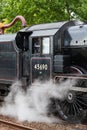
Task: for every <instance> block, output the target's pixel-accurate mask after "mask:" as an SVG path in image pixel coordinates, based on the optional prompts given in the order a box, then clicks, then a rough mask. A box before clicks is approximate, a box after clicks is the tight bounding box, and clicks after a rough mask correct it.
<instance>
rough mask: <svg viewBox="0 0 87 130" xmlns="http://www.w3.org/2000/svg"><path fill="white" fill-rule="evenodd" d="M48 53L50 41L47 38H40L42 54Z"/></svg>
mask: <svg viewBox="0 0 87 130" xmlns="http://www.w3.org/2000/svg"><path fill="white" fill-rule="evenodd" d="M49 53H50V39H49V37H45V38H42V54H49Z"/></svg>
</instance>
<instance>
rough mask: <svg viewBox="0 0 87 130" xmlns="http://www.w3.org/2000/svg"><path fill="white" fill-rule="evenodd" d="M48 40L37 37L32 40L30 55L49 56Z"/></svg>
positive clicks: (47, 38)
mask: <svg viewBox="0 0 87 130" xmlns="http://www.w3.org/2000/svg"><path fill="white" fill-rule="evenodd" d="M50 44H51V43H50V38H49V37H37V38H33V39H32V54H50Z"/></svg>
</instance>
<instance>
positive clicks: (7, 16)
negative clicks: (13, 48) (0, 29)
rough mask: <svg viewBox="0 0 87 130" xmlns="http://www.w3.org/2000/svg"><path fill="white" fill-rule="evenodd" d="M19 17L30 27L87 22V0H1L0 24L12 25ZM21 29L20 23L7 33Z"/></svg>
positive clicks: (7, 30)
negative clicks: (52, 23) (39, 24)
mask: <svg viewBox="0 0 87 130" xmlns="http://www.w3.org/2000/svg"><path fill="white" fill-rule="evenodd" d="M17 15H22V16H23V17H24V18H25V19H26V21H27V25H28V26H31V25H33V24H38V23H48V22H58V21H66V20H72V19H79V20H82V21H87V0H0V22H3V23H5V24H7V23H10V22H11V21H12V20H13V19H14V18H15V17H16V16H17ZM21 28H22V26H21V22H20V21H19V22H17V23H16V24H15V25H14V26H12V27H11V28H9V29H6V33H8V32H12V33H14V32H16V31H18V30H19V29H21Z"/></svg>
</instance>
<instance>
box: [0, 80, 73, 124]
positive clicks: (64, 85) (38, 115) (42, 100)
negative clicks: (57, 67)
mask: <svg viewBox="0 0 87 130" xmlns="http://www.w3.org/2000/svg"><path fill="white" fill-rule="evenodd" d="M70 85H71V80H66V81H65V82H60V83H59V84H53V82H52V81H48V82H45V83H41V82H39V81H36V82H35V83H34V84H33V85H32V86H29V87H28V89H27V91H24V90H23V89H22V87H21V86H22V84H21V82H20V81H17V82H15V83H14V84H13V85H12V86H11V88H10V89H11V91H10V93H9V95H8V96H7V97H6V98H5V102H4V103H3V105H2V107H0V114H2V115H7V116H11V117H14V118H16V119H18V120H21V121H29V122H49V123H52V122H57V121H58V118H55V117H54V116H53V115H50V116H48V114H47V113H48V106H49V104H50V99H51V98H57V99H60V100H62V99H64V98H65V97H66V95H67V92H68V90H69V89H70ZM72 85H73V83H72ZM72 85H71V86H72Z"/></svg>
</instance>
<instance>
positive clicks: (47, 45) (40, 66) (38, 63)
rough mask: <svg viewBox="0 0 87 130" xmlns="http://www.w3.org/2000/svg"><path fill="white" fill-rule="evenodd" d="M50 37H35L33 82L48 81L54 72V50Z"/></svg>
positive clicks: (32, 68)
mask: <svg viewBox="0 0 87 130" xmlns="http://www.w3.org/2000/svg"><path fill="white" fill-rule="evenodd" d="M51 44H52V43H51V38H50V37H33V38H32V43H31V46H32V49H31V50H32V52H31V53H32V54H31V63H30V66H31V69H30V71H31V72H30V73H31V82H33V81H35V80H36V79H38V80H48V79H50V78H51V71H52V64H51V63H52V60H51V59H52V54H51V53H52V52H51V51H52V50H51V46H52V45H51Z"/></svg>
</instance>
